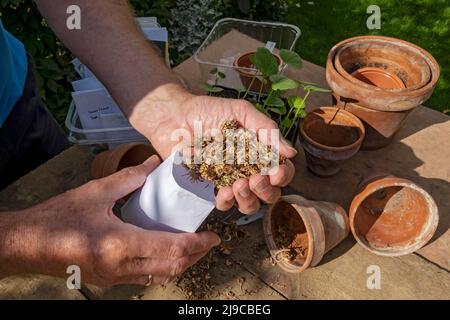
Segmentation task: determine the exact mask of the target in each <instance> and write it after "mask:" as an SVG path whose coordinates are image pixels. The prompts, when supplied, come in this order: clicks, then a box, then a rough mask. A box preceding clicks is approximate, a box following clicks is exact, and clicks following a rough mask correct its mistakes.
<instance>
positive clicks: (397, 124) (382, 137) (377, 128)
mask: <svg viewBox="0 0 450 320" xmlns="http://www.w3.org/2000/svg"><path fill="white" fill-rule="evenodd" d="M339 99H342V98H340V97H339V96H337V95H336V94H335V93H333V104H335V105H336V106H337V107H338V108H342V109H344V110H346V111H348V112H351V113H352V114H354V115H355V116H357V117H358V118H359V119H360V120H361V121H362V122H363V124H364V128H365V130H366V134H365V137H364V141H363V143H362V146H361V149H362V150H375V149H379V148H382V147H385V146H386V145H388V144H389V143H390V142H391V141H392V138H393V137H394V135H395V134H396V133H397V132H398V130H400V128H401V127H402V126H403V124H404V122H405V120H406V118H407V117H408V115H409V114H410V113H411V111H412V109H410V110H406V111H397V112H392V111H391V112H388V111H378V110H373V109H369V108H365V107H363V106H360V105H358V104H356V103H354V102H351V100H350V101H347V100H344V101H343V100H339Z"/></svg>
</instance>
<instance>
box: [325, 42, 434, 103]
mask: <svg viewBox="0 0 450 320" xmlns="http://www.w3.org/2000/svg"><path fill="white" fill-rule="evenodd" d="M350 43H356V44H358V46H359V47H361V48H366V49H367V50H369V49H370V48H371V46H372V45H373V46H374V48H377V50H378V51H379V52H381V53H379V54H377V55H376V56H374V57H375V58H376V59H375V58H374V59H372V60H371V56H370V54H369V53H368V52H372V51H367V50H366V51H364V50H363V49H361V50H359V49H358V50H357V49H355V51H352V52H351V54H350V53H349V54H348V62H345V61H344V60H345V59H344V57H343V56H340V60H339V61H340V63H341V64H342V70H340V71H341V72H342V73H341V72H339V70H338V69H337V65H336V61H337V59H336V56H337V55H338V54H339V52H340V51H341V50H342V48H343V47H345V46H346V45H349V44H350ZM375 44H376V45H375ZM358 46H357V47H356V48H359V47H358ZM368 48H369V49H368ZM353 53H354V54H355V56H353V55H352V54H353ZM352 59H353V60H352ZM423 61H425V63H426V64H427V65H428V68H426V67H424V63H423ZM389 66H390V67H389ZM362 67H377V68H383V69H385V70H386V71H388V72H389V73H391V74H395V75H396V76H397V77H399V78H400V79H401V80H402V81H403V83H404V84H405V86H406V88H391V89H386V88H379V87H376V86H373V85H371V84H368V83H366V82H364V81H360V80H358V79H357V78H355V77H353V76H352V75H351V74H352V73H353V72H354V71H356V70H358V69H360V68H362ZM391 69H392V70H393V71H391ZM427 69H428V72H429V75H430V76H429V78H428V80H426V79H427V77H428V76H427ZM344 71H345V73H344ZM326 78H327V82H328V85H329V86H330V88H331V89H332V90H333V91H334V92H335V93H336V94H337V95H339V96H340V97H342V98H344V99H353V100H355V103H357V104H358V105H360V106H363V107H366V108H369V109H374V110H379V111H405V110H409V109H413V108H415V107H417V106H419V105H421V104H422V103H424V102H425V101H426V100H427V99H428V98H429V97H430V96H431V94H432V93H433V90H434V88H435V86H436V83H437V81H438V79H439V65H438V64H437V62H436V60H435V59H434V58H433V57H432V56H431V55H430V54H429V53H428V52H427V51H425V50H423V49H422V48H420V47H418V46H416V45H414V44H412V43H409V42H406V41H403V40H399V39H395V38H389V37H382V36H361V37H354V38H350V39H347V40H344V41H342V42H340V43H338V44H337V45H335V46H334V47H333V48H332V49H331V50H330V53H329V54H328V58H327V65H326Z"/></svg>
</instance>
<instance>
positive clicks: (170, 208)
mask: <svg viewBox="0 0 450 320" xmlns="http://www.w3.org/2000/svg"><path fill="white" fill-rule="evenodd" d="M214 207H215V195H214V184H213V183H209V182H206V181H198V180H197V181H194V180H192V178H191V177H190V175H189V171H188V169H187V168H186V167H185V166H184V165H183V164H182V163H181V155H180V154H179V153H178V152H175V153H173V154H172V155H171V156H170V157H169V158H168V159H167V160H165V161H164V162H163V163H162V164H161V165H160V166H159V167H158V168H156V169H155V170H154V171H153V172H152V173H150V175H149V176H148V177H147V180H146V182H145V184H144V186H143V187H142V189H140V190H138V191H137V192H135V193H134V194H133V195H132V196H131V198H130V199H129V200H128V201H127V202H126V203H125V205H124V206H123V207H122V218H123V220H124V221H125V222H128V223H131V224H134V225H137V226H139V227H142V228H144V229H150V230H163V231H172V232H180V231H181V232H195V231H196V230H197V229H198V227H199V226H200V225H201V224H202V222H203V221H204V220H205V219H206V217H207V216H208V215H209V213H210V212H211V211H212V210H213V209H214Z"/></svg>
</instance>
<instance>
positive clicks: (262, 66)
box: [250, 48, 278, 77]
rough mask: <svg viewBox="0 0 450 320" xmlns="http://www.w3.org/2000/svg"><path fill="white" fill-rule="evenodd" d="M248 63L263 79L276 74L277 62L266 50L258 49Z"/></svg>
mask: <svg viewBox="0 0 450 320" xmlns="http://www.w3.org/2000/svg"><path fill="white" fill-rule="evenodd" d="M250 61H251V62H252V63H253V64H254V66H255V67H256V69H258V70H259V71H260V72H261V73H262V74H263V75H264V76H265V77H270V76H271V75H274V74H276V73H278V64H277V60H276V59H275V57H274V56H273V54H272V53H270V51H269V50H268V49H267V48H258V49H257V50H256V53H255V54H254V55H253V56H251V57H250Z"/></svg>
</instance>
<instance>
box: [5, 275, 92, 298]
mask: <svg viewBox="0 0 450 320" xmlns="http://www.w3.org/2000/svg"><path fill="white" fill-rule="evenodd" d="M12 299H14V300H16V299H24V300H85V299H86V298H85V297H84V295H83V294H82V293H81V292H80V291H78V290H77V289H73V290H70V289H68V288H67V286H66V281H65V280H64V279H60V278H54V277H49V276H40V275H21V276H13V277H8V278H5V279H2V280H1V281H0V300H12Z"/></svg>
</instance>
